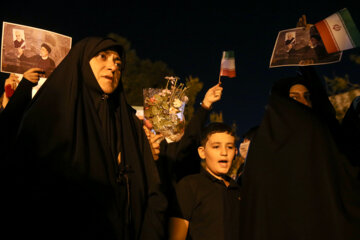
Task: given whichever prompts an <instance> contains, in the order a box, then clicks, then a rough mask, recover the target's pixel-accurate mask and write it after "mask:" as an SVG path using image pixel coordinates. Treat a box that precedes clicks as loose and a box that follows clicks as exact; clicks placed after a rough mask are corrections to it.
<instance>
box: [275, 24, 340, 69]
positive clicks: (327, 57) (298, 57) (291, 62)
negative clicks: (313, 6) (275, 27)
mask: <svg viewBox="0 0 360 240" xmlns="http://www.w3.org/2000/svg"><path fill="white" fill-rule="evenodd" d="M341 56H342V52H337V53H332V54H328V53H327V51H326V49H325V47H324V43H323V41H322V39H321V37H320V34H319V33H318V31H317V30H316V28H315V27H314V26H311V27H310V28H303V27H299V28H293V29H287V30H283V31H280V32H279V33H278V36H277V39H276V42H275V46H274V49H273V53H272V56H271V60H270V68H272V67H283V66H305V65H321V64H329V63H335V62H339V61H340V60H341Z"/></svg>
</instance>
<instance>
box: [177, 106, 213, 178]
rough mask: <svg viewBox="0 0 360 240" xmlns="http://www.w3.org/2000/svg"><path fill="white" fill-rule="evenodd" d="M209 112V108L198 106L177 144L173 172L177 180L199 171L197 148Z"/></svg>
mask: <svg viewBox="0 0 360 240" xmlns="http://www.w3.org/2000/svg"><path fill="white" fill-rule="evenodd" d="M209 113H210V111H209V110H207V109H205V108H203V107H200V108H199V109H198V110H197V111H196V112H195V114H194V116H193V117H192V119H191V120H190V122H189V124H188V126H187V127H186V129H185V133H184V136H183V137H182V138H181V140H180V141H179V142H178V144H177V148H176V154H175V156H176V163H175V174H176V179H177V180H180V179H181V178H182V177H184V176H187V175H190V174H195V173H198V172H199V171H200V160H199V159H200V158H199V155H198V152H197V148H198V147H199V145H200V134H201V130H202V128H203V127H204V125H205V122H206V120H207V119H208V116H209Z"/></svg>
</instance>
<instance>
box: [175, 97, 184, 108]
mask: <svg viewBox="0 0 360 240" xmlns="http://www.w3.org/2000/svg"><path fill="white" fill-rule="evenodd" d="M181 105H182V101H180V99H178V98H175V100H174V102H173V106H174V107H176V108H179V107H181Z"/></svg>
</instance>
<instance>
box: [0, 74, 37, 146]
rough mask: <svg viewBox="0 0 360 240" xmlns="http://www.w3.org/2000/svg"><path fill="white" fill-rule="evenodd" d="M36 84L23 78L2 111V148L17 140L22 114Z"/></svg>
mask: <svg viewBox="0 0 360 240" xmlns="http://www.w3.org/2000/svg"><path fill="white" fill-rule="evenodd" d="M35 85H36V84H34V83H32V82H30V81H28V80H27V79H25V78H23V80H21V81H20V83H19V86H18V87H17V88H16V90H15V92H14V94H13V95H12V96H11V98H10V100H9V102H8V104H7V105H6V107H5V109H4V110H3V111H2V112H1V113H0V126H1V129H2V134H1V135H2V136H3V137H2V139H1V140H0V141H1V142H0V144H1V148H2V149H6V148H8V147H10V146H11V143H12V142H13V141H14V140H15V136H16V133H17V130H18V128H19V125H20V122H21V119H22V116H23V114H24V112H25V111H26V108H27V106H28V104H29V103H30V101H31V91H32V87H33V86H35ZM1 152H2V151H1Z"/></svg>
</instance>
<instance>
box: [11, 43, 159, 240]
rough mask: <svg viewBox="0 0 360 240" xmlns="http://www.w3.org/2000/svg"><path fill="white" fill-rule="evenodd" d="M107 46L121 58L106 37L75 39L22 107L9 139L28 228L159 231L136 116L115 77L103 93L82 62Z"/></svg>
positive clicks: (114, 233)
mask: <svg viewBox="0 0 360 240" xmlns="http://www.w3.org/2000/svg"><path fill="white" fill-rule="evenodd" d="M108 49H111V50H115V51H117V52H118V53H119V56H120V57H121V60H122V62H123V63H124V61H125V56H124V51H123V48H122V47H121V46H120V45H119V44H118V43H116V42H115V41H114V40H112V39H103V38H95V37H93V38H86V39H84V40H82V41H80V42H79V43H77V44H76V45H75V46H74V47H73V48H72V49H71V51H70V52H69V54H68V55H67V57H66V58H65V59H64V60H63V61H62V63H61V64H60V65H59V66H58V67H57V69H56V70H55V71H54V72H53V73H52V75H51V76H50V77H49V78H48V79H47V81H46V82H45V84H44V85H43V87H42V88H41V89H40V90H39V92H38V93H37V95H36V96H35V98H34V99H33V101H32V103H31V105H30V108H29V110H28V111H27V112H26V113H25V115H24V118H23V121H22V125H21V127H20V130H19V134H18V141H17V147H18V150H17V155H16V163H17V167H18V169H19V171H18V172H19V175H20V176H18V178H17V182H18V183H17V184H18V186H19V187H24V189H27V190H29V192H28V194H29V196H27V197H26V201H29V205H28V207H29V208H31V209H32V210H33V211H30V213H32V214H35V215H38V219H39V220H38V221H35V222H34V224H33V225H31V226H32V227H31V228H30V229H29V231H30V233H27V234H29V235H32V234H33V235H34V236H37V237H38V236H39V235H40V236H42V235H41V234H43V237H49V236H48V235H46V234H49V233H51V234H54V235H55V236H59V235H60V236H62V237H69V236H70V237H71V238H73V237H78V238H80V239H140V238H141V239H160V238H161V237H162V235H163V229H162V226H163V220H164V219H162V211H163V210H164V209H165V208H166V201H165V199H164V197H163V195H162V194H161V193H160V192H159V191H158V189H159V177H158V173H157V170H156V166H155V164H154V162H153V158H152V155H151V151H150V146H149V144H148V141H147V138H146V136H145V134H144V132H143V129H142V126H141V122H140V121H138V119H137V118H136V116H135V111H134V110H133V109H132V108H131V107H130V106H129V105H128V104H127V102H126V99H125V96H124V92H123V86H122V83H121V80H120V83H119V86H118V88H117V89H116V90H115V91H114V92H113V93H111V94H110V95H106V94H104V93H103V91H102V90H101V88H100V86H99V84H98V83H97V80H96V78H95V76H94V74H93V72H92V70H91V67H90V64H89V61H90V59H91V58H92V57H94V56H95V55H96V54H97V53H99V52H100V51H104V50H108ZM119 152H120V153H121V164H120V165H119V166H118V164H117V157H118V154H119ZM19 179H20V180H19ZM38 225H39V226H41V229H39V228H36V226H38ZM27 236H28V235H27ZM52 237H54V236H51V237H50V238H52Z"/></svg>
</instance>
